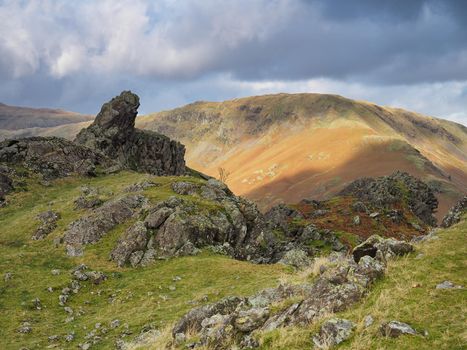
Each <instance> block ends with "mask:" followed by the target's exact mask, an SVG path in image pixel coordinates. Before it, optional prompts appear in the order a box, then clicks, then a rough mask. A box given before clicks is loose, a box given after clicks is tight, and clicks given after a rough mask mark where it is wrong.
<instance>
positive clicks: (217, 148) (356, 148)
mask: <svg viewBox="0 0 467 350" xmlns="http://www.w3.org/2000/svg"><path fill="white" fill-rule="evenodd" d="M88 124H89V122H81V123H74V124H64V125H60V126H56V127H53V128H43V129H24V130H16V131H15V132H5V131H3V134H2V132H1V131H0V138H1V137H9V135H10V137H11V136H14V137H22V136H31V135H37V134H39V135H44V136H50V135H54V136H62V137H66V138H69V139H72V138H74V136H75V134H76V133H77V132H78V131H79V130H80V129H81V128H83V127H86V126H88ZM136 125H137V127H138V128H140V129H149V130H153V131H157V132H159V133H162V134H166V135H168V136H169V137H171V138H173V139H175V140H177V141H179V142H181V143H183V144H185V145H186V149H187V153H186V159H187V165H188V166H190V167H191V168H194V169H196V170H199V171H201V172H204V173H206V174H208V175H210V176H214V177H218V176H219V173H218V172H219V169H220V168H223V169H224V170H225V171H227V172H228V173H230V175H229V176H228V178H227V179H226V182H227V184H228V185H229V186H230V187H231V188H232V190H233V191H234V192H235V193H236V194H238V195H244V196H246V197H247V198H250V199H253V200H255V201H257V202H258V203H259V204H260V206H261V207H262V208H263V209H267V208H268V206H271V205H274V204H278V203H280V202H287V203H293V202H298V201H299V200H301V199H302V198H310V197H315V198H317V199H324V198H327V197H330V196H332V195H334V194H335V193H337V192H338V191H339V190H340V189H341V188H343V186H345V184H346V183H349V182H351V181H352V180H355V179H356V178H359V177H363V176H382V175H388V174H390V173H392V172H393V171H395V170H403V171H407V172H409V173H411V174H413V175H415V176H419V177H423V178H424V179H425V180H427V181H428V182H431V183H433V184H435V185H436V186H438V187H441V189H442V190H443V191H444V192H445V193H444V194H439V196H440V197H441V198H440V199H441V200H440V209H439V211H440V213H439V215H438V218H439V219H440V218H441V216H442V215H443V214H444V213H445V212H446V211H447V209H448V208H449V207H451V206H452V205H453V204H454V203H455V202H456V201H457V200H458V199H459V198H460V194H459V193H456V192H462V191H463V189H464V188H466V187H467V142H466V140H467V128H466V127H465V126H463V125H462V124H459V123H455V122H451V121H447V120H444V119H441V118H435V117H427V116H423V115H422V114H420V113H415V112H410V111H406V110H403V109H401V108H394V107H382V106H378V105H376V104H374V103H370V102H366V101H357V100H352V99H348V98H346V97H343V96H340V95H330V94H309V93H303V94H285V93H280V94H269V95H260V96H252V97H242V98H236V99H232V100H227V101H222V102H209V101H196V102H193V103H190V104H187V105H185V106H181V107H178V108H175V109H172V110H166V111H161V112H156V113H152V114H148V115H144V116H138V117H137V118H136ZM357 166H358V168H356V167H357ZM333 169H334V170H333ZM336 169H337V170H336ZM367 172H368V173H367ZM300 174H302V175H300ZM306 174H308V176H307V175H306ZM326 174H327V175H326ZM277 185H279V186H277ZM280 188H283V189H282V190H280Z"/></svg>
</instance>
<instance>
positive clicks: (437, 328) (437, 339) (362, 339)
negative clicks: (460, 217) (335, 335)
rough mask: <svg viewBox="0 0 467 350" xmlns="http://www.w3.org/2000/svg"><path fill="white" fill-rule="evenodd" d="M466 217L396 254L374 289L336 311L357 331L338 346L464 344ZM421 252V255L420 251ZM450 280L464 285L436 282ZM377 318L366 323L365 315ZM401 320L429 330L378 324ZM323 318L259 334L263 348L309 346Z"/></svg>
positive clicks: (289, 349) (466, 338)
mask: <svg viewBox="0 0 467 350" xmlns="http://www.w3.org/2000/svg"><path fill="white" fill-rule="evenodd" d="M466 233H467V221H463V222H462V223H460V224H458V225H456V226H454V227H452V228H450V229H446V230H440V231H439V233H438V236H439V239H437V240H433V241H429V242H425V243H422V244H420V245H417V246H416V252H415V253H412V254H410V255H409V256H406V257H402V258H399V259H396V260H393V261H391V262H390V263H389V265H388V270H387V272H386V275H385V277H384V278H383V279H381V280H380V281H378V282H377V283H376V284H375V286H374V287H373V289H372V290H371V292H370V294H369V295H368V296H367V297H366V298H365V299H364V300H363V301H362V302H360V303H358V304H357V305H355V306H354V307H352V308H351V309H349V310H347V311H345V312H342V313H340V314H338V315H337V317H342V318H347V319H350V320H352V321H353V322H355V323H356V324H357V329H356V331H355V335H354V336H353V337H352V338H351V339H349V340H348V341H347V342H345V343H343V344H341V346H339V347H338V348H339V349H353V350H360V349H394V350H399V349H404V350H406V349H407V350H411V349H413V350H421V349H427V350H431V349H449V350H454V349H459V350H460V349H466V344H467V327H466V325H467V320H466V315H467V289H466V287H467V275H466V273H465V271H466V268H467V244H466V243H467V242H466ZM419 254H420V255H419ZM445 280H450V281H452V282H453V283H455V284H458V285H462V286H464V289H462V290H458V289H456V290H438V289H436V288H435V287H436V285H437V284H439V283H441V282H443V281H445ZM366 315H372V316H373V317H374V319H375V322H374V324H373V325H372V326H370V327H369V328H367V329H364V327H363V319H364V317H365V316H366ZM391 320H398V321H401V322H406V323H408V324H410V325H412V326H413V327H414V328H415V329H416V330H418V331H420V332H423V331H425V330H426V331H427V332H428V336H426V337H423V336H401V337H399V338H396V339H393V338H385V337H382V336H380V335H379V331H378V329H379V325H380V324H381V323H383V322H387V321H391ZM319 326H320V324H319V323H318V324H314V325H311V326H310V327H308V328H297V327H289V328H283V329H279V330H275V331H272V332H268V333H266V334H261V335H260V338H261V340H262V343H263V344H262V346H261V349H263V350H266V349H281V350H298V349H308V348H311V347H312V345H311V337H312V335H313V334H315V333H316V332H317V331H318V330H319Z"/></svg>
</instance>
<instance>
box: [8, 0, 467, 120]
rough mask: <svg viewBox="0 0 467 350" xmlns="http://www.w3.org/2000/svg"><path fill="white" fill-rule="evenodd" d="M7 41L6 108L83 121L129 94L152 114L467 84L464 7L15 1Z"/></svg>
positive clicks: (421, 1)
mask: <svg viewBox="0 0 467 350" xmlns="http://www.w3.org/2000/svg"><path fill="white" fill-rule="evenodd" d="M0 38H1V39H0V79H1V84H0V101H3V102H7V103H11V104H22V105H41V106H61V107H66V108H69V109H75V110H79V111H85V112H94V111H95V109H96V108H98V106H99V104H100V101H102V99H104V98H105V99H106V98H108V97H111V96H112V95H114V94H116V93H118V92H119V90H121V89H123V88H132V89H134V90H136V91H139V92H140V93H141V92H142V94H146V95H147V96H149V97H151V98H150V102H149V103H148V108H147V110H148V111H149V110H151V109H159V108H166V107H170V106H173V105H174V104H176V103H183V102H187V101H192V100H194V99H198V98H201V99H217V100H219V99H225V98H229V97H234V96H237V95H239V94H244V95H245V94H249V93H254V92H258V91H259V92H261V91H263V90H262V89H263V88H258V86H263V87H264V86H276V88H278V86H280V89H282V90H287V91H292V90H293V89H292V88H288V87H291V86H294V89H301V88H298V86H305V85H306V84H305V85H303V84H302V83H303V82H304V81H307V80H316V81H317V80H319V81H321V82H322V81H324V80H326V81H327V82H330V81H332V82H335V83H333V84H330V83H327V85H326V86H327V88H330V86H334V87H339V89H340V90H337V91H336V92H338V93H340V92H342V91H343V92H352V91H355V84H358V86H359V88H358V89H357V90H358V91H366V90H365V89H360V87H362V86H366V87H367V88H368V89H372V90H373V91H381V92H382V91H386V92H387V91H389V90H391V94H392V91H394V90H392V87H401V86H406V87H407V86H421V87H422V86H423V91H424V92H425V93H427V94H428V93H429V92H430V91H432V92H434V91H439V89H438V86H436V87H435V86H434V85H433V88H430V87H429V86H428V87H427V84H428V85H430V84H447V85H446V89H447V90H449V88H447V86H448V85H449V86H450V88H452V91H455V96H462V95H461V94H460V92H459V91H461V90H462V89H464V87H462V88H460V87H459V85H458V83H460V84H461V86H464V85H462V84H464V83H465V82H466V81H467V1H448V0H445V1H438V0H405V1H402V0H392V1H390V0H352V1H350V0H236V1H228V2H226V1H220V0H183V1H182V0H181V1H173V0H160V1H157V2H152V1H146V0H118V1H117V0H102V1H99V2H94V1H80V2H76V1H55V0H49V1H43V2H37V1H21V2H19V1H9V0H7V1H3V2H2V1H0ZM277 81H279V82H284V83H286V84H288V85H283V84H279V85H274V84H272V85H271V84H269V85H268V82H277ZM262 83H266V85H261V84H262ZM300 84H302V85H300ZM343 84H347V85H346V87H344V85H343ZM456 84H457V85H456ZM313 86H316V85H313ZM242 89H243V90H242ZM268 89H269V88H267V89H266V90H267V91H269V90H268ZM331 90H332V89H331ZM326 91H328V90H326ZM410 91H412V92H413V93H415V91H416V89H410ZM372 96H373V95H372ZM459 98H460V97H459ZM394 99H395V100H396V101H397V100H398V99H397V98H395V97H394ZM376 100H377V101H376V102H378V101H380V102H385V101H387V100H385V99H384V96H381V99H378V98H377V96H376ZM451 102H452V101H451ZM465 104H467V102H466V103H465ZM465 104H464V105H463V106H465ZM451 105H457V104H456V103H451ZM93 106H94V107H93ZM96 106H97V107H96ZM143 106H144V105H143ZM409 107H410V104H409ZM447 108H448V107H447ZM449 108H451V107H449ZM449 108H448V109H449ZM448 112H449V113H451V112H452V113H457V110H455V111H452V110H450V109H449V111H448Z"/></svg>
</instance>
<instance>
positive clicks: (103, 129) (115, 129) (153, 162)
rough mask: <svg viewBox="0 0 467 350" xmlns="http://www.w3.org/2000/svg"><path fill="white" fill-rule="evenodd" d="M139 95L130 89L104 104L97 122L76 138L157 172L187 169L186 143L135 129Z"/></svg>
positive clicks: (177, 172) (138, 167)
mask: <svg viewBox="0 0 467 350" xmlns="http://www.w3.org/2000/svg"><path fill="white" fill-rule="evenodd" d="M138 107H139V97H138V96H137V95H135V94H133V93H132V92H130V91H123V92H122V93H121V94H120V95H119V96H117V97H115V98H113V99H112V100H111V101H109V102H107V103H105V104H104V105H103V106H102V109H101V111H100V112H99V114H98V115H97V116H96V119H95V120H94V122H93V123H92V124H91V125H90V126H89V127H88V128H86V129H82V130H81V131H80V132H79V134H78V135H77V136H76V139H75V140H74V142H75V143H76V144H79V145H83V146H86V147H88V148H91V149H94V150H98V151H100V152H102V153H103V154H104V155H106V156H107V157H109V158H110V159H115V160H117V161H118V162H119V163H120V164H121V165H122V166H124V167H126V168H129V169H132V170H136V171H142V172H148V173H151V174H155V175H181V174H184V173H185V159H184V155H185V147H184V146H183V145H182V144H180V143H178V142H176V141H172V140H170V139H169V138H168V137H166V136H163V135H161V134H158V133H156V132H152V131H143V130H138V129H135V118H136V115H137V111H138Z"/></svg>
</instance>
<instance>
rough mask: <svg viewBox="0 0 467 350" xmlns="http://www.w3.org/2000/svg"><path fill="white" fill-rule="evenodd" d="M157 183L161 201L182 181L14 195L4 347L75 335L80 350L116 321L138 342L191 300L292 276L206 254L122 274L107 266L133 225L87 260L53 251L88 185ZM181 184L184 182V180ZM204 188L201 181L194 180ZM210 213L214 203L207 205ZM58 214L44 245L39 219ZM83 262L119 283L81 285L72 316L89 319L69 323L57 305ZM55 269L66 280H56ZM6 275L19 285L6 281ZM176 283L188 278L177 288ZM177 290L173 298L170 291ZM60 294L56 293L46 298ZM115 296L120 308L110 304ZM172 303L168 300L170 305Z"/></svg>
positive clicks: (5, 264)
mask: <svg viewBox="0 0 467 350" xmlns="http://www.w3.org/2000/svg"><path fill="white" fill-rule="evenodd" d="M148 178H150V179H151V180H153V181H156V182H160V183H162V186H161V187H157V188H150V189H147V190H146V191H145V195H146V196H147V197H149V198H150V199H151V201H153V202H155V201H157V200H162V199H165V198H167V197H168V196H170V195H174V193H173V192H172V191H171V188H170V182H172V181H174V180H175V178H170V177H167V178H162V177H159V178H155V177H149V176H148V175H143V174H136V173H130V172H127V173H120V174H117V175H110V176H104V177H98V178H94V179H84V178H81V179H76V178H74V179H71V178H70V179H63V180H58V181H56V182H55V183H53V186H52V187H50V188H44V187H42V186H41V185H38V184H37V183H35V182H33V181H31V182H30V183H29V184H28V187H29V191H28V192H20V193H15V194H13V195H12V196H10V197H9V199H10V205H9V206H8V207H6V208H1V209H0V272H1V277H2V280H0V310H1V312H0V348H1V349H19V348H20V347H22V346H26V347H28V348H29V349H43V348H45V347H46V346H47V345H48V344H49V343H48V340H47V337H48V336H51V335H55V334H57V335H60V336H64V335H66V334H67V333H68V332H70V331H75V332H76V338H75V341H73V342H71V343H64V342H63V340H62V341H61V342H62V344H63V345H64V346H66V348H75V347H76V346H77V344H78V343H79V342H83V337H84V335H85V334H86V333H88V332H89V331H90V330H92V329H93V327H94V325H95V323H97V322H101V323H102V324H103V325H105V326H107V327H108V324H109V322H110V321H111V320H113V319H119V320H120V321H121V322H122V324H123V323H128V324H129V326H130V329H131V330H132V331H134V333H135V335H136V334H137V333H138V332H139V331H140V329H141V328H142V326H143V325H144V324H147V323H154V324H155V325H156V326H158V327H162V328H163V327H164V325H167V324H170V323H171V322H173V321H174V320H175V319H177V318H178V317H180V316H181V315H182V314H183V313H185V312H186V311H188V310H189V309H190V308H192V307H193V306H192V305H190V304H188V303H187V302H188V301H191V300H201V299H202V297H203V296H204V295H207V296H208V298H209V300H213V299H218V298H221V297H223V296H226V295H232V294H233V295H249V294H251V293H253V292H255V291H256V290H258V289H261V288H265V287H267V286H274V285H276V284H277V281H278V279H279V278H280V276H282V275H283V274H284V273H288V272H287V271H288V270H287V269H285V268H284V267H281V266H272V265H271V266H257V265H253V264H249V263H246V262H240V261H236V260H232V259H229V258H227V257H223V256H216V255H213V254H210V253H207V252H204V253H202V254H201V255H198V256H195V257H183V258H178V259H172V260H169V261H158V262H156V263H155V264H154V265H152V266H149V267H146V268H137V269H132V268H122V269H120V268H117V267H115V265H114V264H113V263H111V262H109V261H108V255H109V252H110V250H111V248H112V247H113V244H114V242H115V241H116V240H117V238H118V236H119V234H120V233H121V232H122V231H123V230H124V229H125V228H126V227H127V226H128V225H129V224H130V223H126V224H123V225H120V226H118V227H117V228H115V229H114V230H113V231H111V232H110V233H109V234H108V235H107V236H105V238H104V239H103V240H102V241H101V242H99V243H98V244H96V245H94V246H90V247H88V248H87V249H86V251H85V255H84V256H83V257H80V258H70V257H67V256H66V255H65V254H64V251H63V248H62V247H59V248H54V245H53V239H54V238H55V237H58V236H59V235H61V234H62V233H63V231H64V229H65V228H66V226H67V225H68V224H69V223H70V222H71V221H72V220H74V219H76V218H77V217H78V216H79V215H82V214H83V212H79V211H74V210H73V200H74V199H75V198H76V197H78V195H79V193H80V189H79V187H80V186H81V185H84V184H89V185H91V186H96V187H98V188H100V189H101V190H102V194H103V196H104V197H110V196H111V195H112V193H113V194H117V193H119V192H121V191H122V189H123V188H125V187H127V186H128V185H130V184H133V183H135V182H139V181H142V180H145V179H148ZM178 180H180V178H178ZM187 180H189V181H200V180H198V179H194V178H191V179H187ZM200 204H201V205H205V206H207V207H208V209H209V204H208V203H200ZM48 208H51V209H53V210H56V211H59V212H60V213H61V215H62V218H61V220H60V221H59V222H58V224H59V227H58V228H57V229H56V230H55V231H54V232H53V233H51V234H50V235H49V237H47V239H45V240H43V241H32V240H31V239H30V237H31V235H32V233H33V231H34V229H35V228H36V227H37V225H38V222H37V221H35V219H34V218H35V216H36V215H37V214H38V213H40V212H42V211H45V210H47V209H48ZM79 263H85V264H87V265H88V266H89V267H90V268H91V269H96V270H101V271H104V272H105V273H107V274H108V275H109V276H112V273H113V272H115V273H117V274H116V275H114V276H112V277H110V278H109V279H108V280H107V281H105V282H104V283H103V284H101V285H98V286H94V285H90V284H86V283H82V286H83V287H82V290H81V291H80V292H79V293H78V294H77V295H73V296H72V298H71V300H70V301H69V302H68V303H67V306H70V307H71V308H72V309H73V310H75V311H77V310H78V309H79V307H82V309H83V310H84V312H85V314H84V315H82V316H76V319H75V321H73V322H70V323H64V320H65V319H66V318H67V316H68V315H67V314H66V313H65V311H64V310H63V308H62V307H60V306H59V305H58V296H59V294H60V290H61V289H62V288H64V287H65V286H66V285H67V284H68V283H69V282H70V275H69V270H70V269H72V268H73V267H75V266H76V265H77V264H79ZM52 269H60V270H61V274H60V275H58V276H53V275H52V274H51V270H52ZM6 272H12V273H13V279H12V280H10V281H7V282H5V281H3V275H4V273H6ZM174 276H180V277H182V280H181V281H178V282H174V281H172V278H173V277H174ZM172 285H174V286H176V290H175V291H171V290H170V289H169V286H172ZM47 287H53V288H54V292H53V293H50V292H48V291H46V289H47ZM111 294H116V297H115V302H114V303H109V301H108V299H109V296H110V295H111ZM36 297H38V298H39V299H40V300H41V301H42V304H43V305H44V308H43V310H41V311H38V310H33V309H32V307H31V305H32V302H31V301H32V299H34V298H36ZM165 299H166V300H165ZM201 303H203V302H201ZM22 321H29V322H31V323H32V328H33V332H32V333H31V334H26V335H22V334H19V333H16V329H17V328H18V326H19V325H20V323H21V322H22ZM121 330H122V328H121V327H120V328H117V329H116V330H110V331H109V332H108V333H107V334H105V335H103V341H102V343H100V344H99V347H98V348H99V349H113V344H114V341H115V339H116V338H117V337H118V335H119V334H120V332H121Z"/></svg>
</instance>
